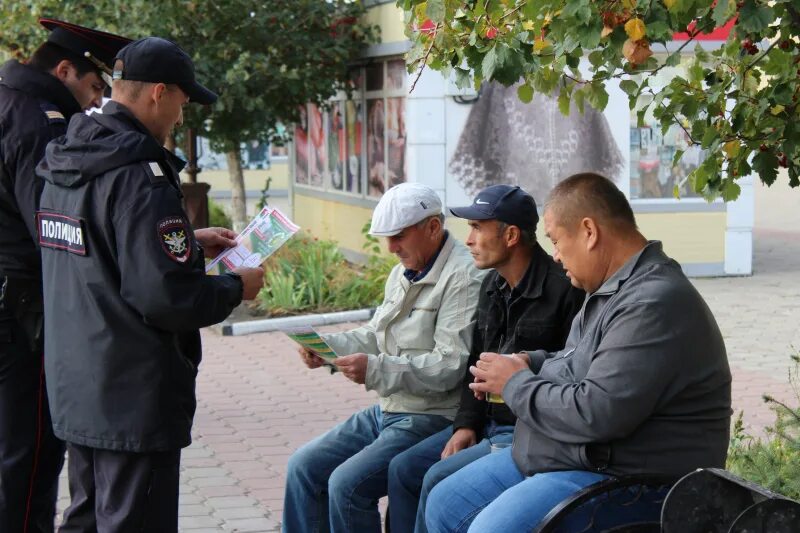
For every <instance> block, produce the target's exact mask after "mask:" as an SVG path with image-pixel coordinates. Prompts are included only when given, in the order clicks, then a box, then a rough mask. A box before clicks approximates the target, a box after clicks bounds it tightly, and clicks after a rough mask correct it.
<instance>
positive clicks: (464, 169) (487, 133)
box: [448, 83, 626, 204]
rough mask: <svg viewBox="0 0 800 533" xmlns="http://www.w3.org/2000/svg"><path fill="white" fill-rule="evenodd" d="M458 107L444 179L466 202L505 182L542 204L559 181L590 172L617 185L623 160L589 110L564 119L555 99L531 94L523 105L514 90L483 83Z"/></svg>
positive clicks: (604, 123)
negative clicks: (462, 116)
mask: <svg viewBox="0 0 800 533" xmlns="http://www.w3.org/2000/svg"><path fill="white" fill-rule="evenodd" d="M459 107H461V108H466V109H464V111H462V112H464V113H466V120H465V121H464V126H463V129H462V130H461V132H460V134H459V135H458V138H457V139H458V140H457V142H456V144H455V146H454V147H451V150H449V152H450V154H451V155H450V157H449V159H448V174H449V176H450V178H451V179H452V180H454V181H455V185H457V187H460V188H461V189H463V192H464V193H465V195H466V196H467V197H468V198H472V197H474V196H475V194H476V193H477V192H478V191H480V190H481V189H483V188H485V187H488V186H490V185H495V184H499V183H505V184H512V185H519V186H520V187H522V188H523V189H525V190H526V191H528V192H529V193H530V194H532V195H533V197H534V198H535V199H536V201H537V203H539V204H541V203H543V202H544V200H545V199H546V198H547V195H548V194H549V192H550V190H551V189H552V188H553V187H554V186H555V185H556V184H557V183H559V182H560V181H561V180H563V179H564V178H566V177H568V176H570V175H571V174H575V173H577V172H585V171H590V170H591V171H594V172H599V173H601V174H603V175H605V176H608V177H609V178H611V179H613V180H614V181H616V182H618V183H619V182H620V181H621V178H622V176H623V172H624V170H625V166H626V158H625V157H624V156H623V154H622V151H621V150H620V146H619V143H618V142H617V141H616V140H615V138H614V135H613V134H612V131H611V128H610V126H609V122H608V120H607V118H606V116H605V115H604V114H603V113H600V112H598V111H596V110H595V109H593V108H591V107H590V106H588V105H587V106H586V108H585V111H584V113H583V114H581V113H580V112H579V111H578V109H577V108H573V109H572V112H571V113H570V115H569V116H564V115H563V114H562V113H561V111H559V109H558V101H557V98H554V97H551V96H548V95H544V94H536V95H535V96H534V98H533V100H532V101H531V102H530V103H528V104H526V103H523V102H522V101H521V100H520V99H519V97H518V96H517V86H511V87H505V86H503V85H501V84H499V83H485V84H483V86H482V87H481V91H480V93H479V95H478V98H477V100H474V101H473V102H472V103H469V104H466V105H463V106H459ZM573 107H574V106H573ZM449 125H450V122H449V117H448V126H449ZM448 196H451V195H449V194H448Z"/></svg>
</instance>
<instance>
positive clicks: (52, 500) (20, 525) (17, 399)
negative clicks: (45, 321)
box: [0, 277, 64, 533]
mask: <svg viewBox="0 0 800 533" xmlns="http://www.w3.org/2000/svg"><path fill="white" fill-rule="evenodd" d="M3 280H4V279H3V278H2V277H0V281H3ZM0 285H2V284H0ZM3 288H5V289H8V291H7V292H6V291H3V292H1V293H0V531H2V532H3V533H43V532H52V531H53V521H54V518H55V506H56V497H57V493H58V475H59V472H60V471H61V467H62V465H63V463H64V443H63V442H61V441H60V440H58V439H57V438H56V437H55V436H53V429H52V425H51V423H50V408H49V406H48V403H47V391H46V390H45V382H44V368H43V354H42V350H41V346H42V345H43V343H41V342H40V339H38V338H34V339H33V340H32V337H34V336H35V337H38V335H39V334H40V331H41V329H40V328H41V313H38V312H35V311H26V310H24V309H22V310H21V309H20V308H19V304H20V302H19V301H16V302H12V301H10V300H11V299H12V298H11V294H12V292H13V291H12V287H11V285H6V286H5V287H3ZM14 288H16V287H14ZM37 290H38V289H37V288H34V291H37ZM15 294H16V293H15ZM22 300H24V301H25V302H27V301H28V300H25V299H24V298H23V299H22ZM37 341H38V342H37Z"/></svg>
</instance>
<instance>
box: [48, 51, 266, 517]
mask: <svg viewBox="0 0 800 533" xmlns="http://www.w3.org/2000/svg"><path fill="white" fill-rule="evenodd" d="M113 79H114V81H113V85H112V93H111V101H109V102H108V103H106V105H105V106H104V107H103V110H102V111H103V112H102V114H100V113H93V114H91V115H81V116H75V117H73V119H72V121H71V122H70V124H69V130H68V132H67V135H66V136H65V137H62V138H59V139H57V140H55V141H53V142H51V143H50V144H49V145H48V146H47V151H46V155H45V158H44V160H43V161H42V162H41V163H40V165H39V167H38V168H37V172H38V173H39V175H40V176H42V177H43V178H44V179H45V186H44V191H43V193H42V199H41V206H40V209H39V212H38V213H37V222H36V224H37V229H38V232H39V243H40V244H41V247H42V268H43V283H44V304H45V305H44V308H45V316H47V322H46V323H45V333H46V335H45V339H46V346H45V372H46V375H47V389H48V394H49V396H50V401H51V403H50V405H51V413H52V417H53V428H54V431H55V434H56V435H57V436H58V437H60V438H61V439H63V440H65V441H66V442H67V449H68V452H69V478H70V492H71V494H72V503H71V505H70V507H69V509H67V511H66V512H65V515H64V524H63V525H62V528H61V531H62V532H70V533H72V532H78V531H80V532H90V531H91V532H94V531H102V532H104V533H114V532H122V531H126V532H127V531H147V532H172V531H177V527H178V470H179V463H180V450H181V448H183V447H185V446H188V445H189V443H190V442H191V435H190V432H191V426H192V420H193V417H194V412H195V406H196V401H195V377H196V374H197V367H198V364H199V363H200V356H201V349H200V333H199V331H198V329H199V328H201V327H204V326H209V325H211V324H215V323H217V322H220V321H222V320H223V319H224V318H225V317H227V316H228V314H229V313H230V312H231V310H232V309H233V308H234V307H236V306H237V305H238V304H239V303H240V302H241V301H242V299H251V298H254V297H255V296H256V294H257V293H258V290H259V289H260V287H261V286H262V284H263V276H264V272H263V269H261V268H242V269H238V270H236V271H234V273H232V274H224V275H221V276H207V275H206V274H205V271H204V257H214V256H216V255H217V254H218V253H219V252H220V251H221V250H222V249H223V248H225V247H228V246H232V245H234V244H235V241H233V240H232V238H233V237H235V234H234V233H233V232H231V231H230V230H223V229H221V228H211V229H203V230H197V231H193V229H192V227H191V225H190V224H189V221H188V219H187V216H186V213H185V212H184V210H183V208H182V206H181V192H180V186H179V178H178V172H179V170H180V169H181V168H182V167H183V165H184V162H183V161H181V160H180V159H178V158H177V157H176V156H174V155H173V154H172V153H171V152H169V151H167V150H166V149H164V148H163V147H162V145H163V143H164V141H165V140H166V138H167V136H168V135H169V133H170V131H171V130H172V129H173V127H174V126H175V125H177V124H180V123H181V122H182V119H183V111H182V109H183V106H184V105H185V104H187V103H189V102H197V103H199V104H212V103H214V101H215V100H216V98H217V96H216V95H215V94H214V93H213V92H211V91H209V90H208V89H206V88H205V87H203V86H202V85H200V84H199V83H197V81H196V80H195V76H194V66H193V64H192V61H191V59H190V58H189V56H188V55H187V54H186V53H185V52H184V51H183V50H181V49H180V48H179V47H178V46H177V45H175V44H174V43H172V42H170V41H167V40H165V39H159V38H156V37H148V38H146V39H141V40H138V41H135V42H133V43H131V44H129V45H128V46H126V47H125V48H123V49H122V50H121V51H120V52H119V54H118V55H117V58H116V61H115V64H114V71H113Z"/></svg>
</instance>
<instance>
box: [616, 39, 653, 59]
mask: <svg viewBox="0 0 800 533" xmlns="http://www.w3.org/2000/svg"><path fill="white" fill-rule="evenodd" d="M622 55H624V56H625V59H627V60H628V61H630V63H631V65H634V66H636V65H641V64H642V63H644V62H645V61H647V59H648V58H649V57H650V56H652V55H653V51H652V50H650V43H649V42H647V39H641V40H639V41H634V40H633V39H628V40H627V41H625V43H624V44H623V45H622Z"/></svg>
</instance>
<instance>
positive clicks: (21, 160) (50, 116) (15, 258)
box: [0, 60, 81, 280]
mask: <svg viewBox="0 0 800 533" xmlns="http://www.w3.org/2000/svg"><path fill="white" fill-rule="evenodd" d="M80 110H81V109H80V105H79V104H78V102H77V101H76V100H75V97H73V96H72V93H70V92H69V89H67V87H66V86H65V85H64V84H63V83H61V82H60V81H59V80H58V79H57V78H56V77H54V76H52V75H50V74H48V73H46V72H42V71H41V70H38V69H36V68H34V67H31V66H28V65H23V64H21V63H18V62H17V61H13V60H12V61H8V62H7V63H5V64H4V65H3V66H2V67H0V275H5V276H9V277H14V278H20V279H33V280H38V279H39V277H40V271H41V267H40V259H39V251H38V249H37V247H36V245H35V244H34V242H35V239H34V237H35V235H36V229H35V227H34V218H35V214H36V208H37V206H38V201H39V194H40V193H41V191H42V185H41V183H42V182H41V180H39V179H38V178H37V177H36V173H35V170H36V164H37V163H38V162H39V160H40V159H41V158H42V156H43V155H44V148H45V146H46V145H47V143H48V142H50V140H51V139H54V138H56V137H58V136H60V135H63V134H64V133H65V132H66V130H67V120H69V117H70V116H72V115H73V114H75V113H78V112H79V111H80Z"/></svg>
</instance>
